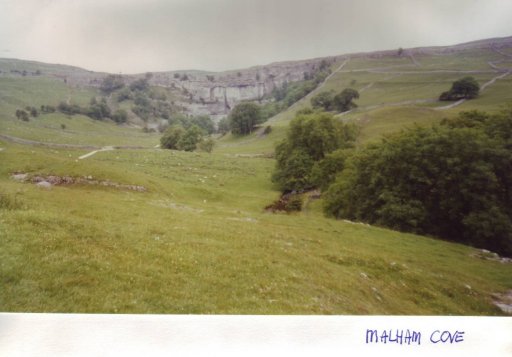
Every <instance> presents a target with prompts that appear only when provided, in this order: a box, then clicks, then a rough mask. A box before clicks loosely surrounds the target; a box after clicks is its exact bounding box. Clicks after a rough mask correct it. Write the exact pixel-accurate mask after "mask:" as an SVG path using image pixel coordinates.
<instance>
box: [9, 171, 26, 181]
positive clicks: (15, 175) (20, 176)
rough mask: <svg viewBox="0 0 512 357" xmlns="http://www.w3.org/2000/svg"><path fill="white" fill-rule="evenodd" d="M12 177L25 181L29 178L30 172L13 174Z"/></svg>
mask: <svg viewBox="0 0 512 357" xmlns="http://www.w3.org/2000/svg"><path fill="white" fill-rule="evenodd" d="M11 178H12V179H13V180H15V181H20V182H25V181H26V180H27V178H28V174H16V173H15V174H12V175H11Z"/></svg>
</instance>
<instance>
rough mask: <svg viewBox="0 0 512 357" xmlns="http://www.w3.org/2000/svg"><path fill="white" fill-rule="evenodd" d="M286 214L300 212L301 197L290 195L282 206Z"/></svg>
mask: <svg viewBox="0 0 512 357" xmlns="http://www.w3.org/2000/svg"><path fill="white" fill-rule="evenodd" d="M284 208H285V210H286V212H296V211H301V210H302V197H301V196H300V195H291V196H290V198H288V200H287V201H286V204H285V206H284Z"/></svg>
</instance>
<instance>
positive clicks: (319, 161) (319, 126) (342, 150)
mask: <svg viewBox="0 0 512 357" xmlns="http://www.w3.org/2000/svg"><path fill="white" fill-rule="evenodd" d="M356 136H357V128H356V127H355V126H354V125H351V124H344V123H342V122H341V121H339V120H336V119H334V117H333V115H332V114H330V113H325V112H320V113H315V112H312V111H311V110H309V111H307V110H306V111H304V112H301V113H298V115H297V116H296V117H295V118H294V119H293V120H292V121H291V122H290V128H289V130H288V133H287V137H286V139H285V140H283V141H282V142H280V143H279V144H278V145H277V147H276V150H275V157H276V161H277V162H276V169H275V170H274V173H273V175H272V181H273V182H274V183H276V184H277V186H278V187H279V189H280V190H281V191H283V192H285V193H286V192H292V191H296V192H301V191H305V190H308V189H312V188H315V187H325V186H327V185H328V184H329V183H330V181H332V180H333V179H334V176H335V174H336V171H337V169H338V168H340V166H341V167H343V165H344V160H345V157H346V155H347V150H348V149H350V148H352V147H353V146H354V142H355V139H356ZM333 171H334V172H333Z"/></svg>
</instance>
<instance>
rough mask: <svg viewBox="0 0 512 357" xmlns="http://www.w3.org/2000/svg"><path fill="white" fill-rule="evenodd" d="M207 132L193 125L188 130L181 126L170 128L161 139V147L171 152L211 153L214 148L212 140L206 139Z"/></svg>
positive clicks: (175, 125) (176, 125)
mask: <svg viewBox="0 0 512 357" xmlns="http://www.w3.org/2000/svg"><path fill="white" fill-rule="evenodd" d="M205 134H206V133H205V131H203V129H201V128H200V127H199V126H197V125H195V124H192V125H191V126H189V127H188V128H187V129H185V128H184V127H183V126H181V125H179V124H174V125H171V126H170V127H168V128H167V129H166V130H165V132H164V135H163V136H162V137H161V138H160V147H162V148H164V149H171V150H182V151H194V150H196V149H198V148H199V149H200V150H202V151H206V152H211V151H212V150H213V147H214V144H215V142H214V140H213V139H212V138H209V137H208V138H205Z"/></svg>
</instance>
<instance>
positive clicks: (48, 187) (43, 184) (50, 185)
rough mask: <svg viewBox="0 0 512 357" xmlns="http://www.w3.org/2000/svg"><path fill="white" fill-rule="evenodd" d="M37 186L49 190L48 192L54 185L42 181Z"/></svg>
mask: <svg viewBox="0 0 512 357" xmlns="http://www.w3.org/2000/svg"><path fill="white" fill-rule="evenodd" d="M36 186H37V187H41V188H44V189H47V190H48V189H50V188H52V184H51V183H49V182H48V181H40V182H38V183H36Z"/></svg>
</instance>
